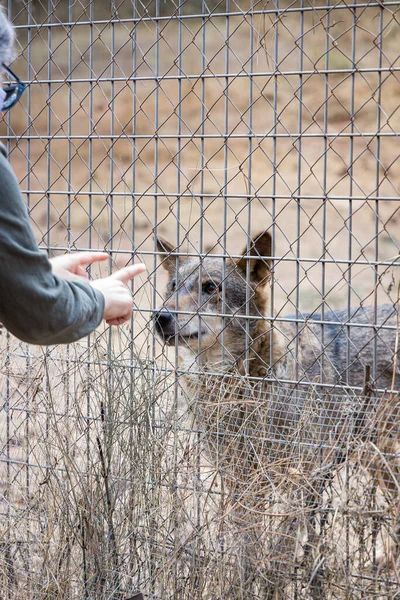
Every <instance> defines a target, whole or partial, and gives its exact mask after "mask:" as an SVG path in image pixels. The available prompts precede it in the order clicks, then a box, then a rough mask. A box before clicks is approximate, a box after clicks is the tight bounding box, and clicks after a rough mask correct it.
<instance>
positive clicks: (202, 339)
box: [155, 232, 400, 598]
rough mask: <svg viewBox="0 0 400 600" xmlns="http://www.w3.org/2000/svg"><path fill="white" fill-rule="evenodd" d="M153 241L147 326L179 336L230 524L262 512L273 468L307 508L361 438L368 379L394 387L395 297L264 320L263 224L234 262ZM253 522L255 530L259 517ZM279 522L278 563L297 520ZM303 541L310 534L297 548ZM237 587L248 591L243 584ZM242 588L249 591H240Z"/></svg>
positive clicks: (272, 485) (369, 411) (266, 257)
mask: <svg viewBox="0 0 400 600" xmlns="http://www.w3.org/2000/svg"><path fill="white" fill-rule="evenodd" d="M157 247H158V250H159V252H160V253H162V265H163V266H164V268H165V269H166V270H167V272H168V275H169V280H168V286H167V291H166V295H165V300H164V303H163V306H162V308H161V309H160V310H159V311H158V312H157V313H156V315H155V325H156V330H157V332H158V334H159V336H160V337H161V338H162V340H163V341H164V342H165V343H166V344H167V345H172V346H173V345H175V344H177V345H178V346H179V355H180V365H179V366H180V370H181V372H182V380H183V386H184V389H185V391H186V396H187V398H188V399H190V401H191V402H193V403H194V404H196V414H197V418H198V419H199V420H200V421H201V426H202V429H203V430H205V431H207V432H208V433H209V435H208V438H207V440H206V441H207V447H208V451H209V454H210V456H211V457H212V459H213V461H214V462H215V464H216V465H218V468H219V470H220V472H221V476H222V478H223V479H224V481H225V482H226V483H227V485H228V487H229V489H230V491H231V494H232V498H233V502H234V503H236V506H237V507H239V510H238V511H237V512H236V517H235V518H236V519H237V522H238V524H239V523H242V525H243V526H244V529H245V530H246V531H247V532H249V530H250V529H251V527H252V525H251V524H250V525H249V519H250V520H251V518H252V515H254V514H260V513H261V512H262V510H263V502H264V501H265V500H264V499H265V498H266V497H267V496H269V497H271V490H272V489H276V487H277V486H276V482H280V483H281V482H282V479H283V478H284V477H286V478H287V480H290V482H291V484H293V485H292V486H291V491H290V492H289V494H287V495H289V496H291V498H292V506H294V505H300V504H301V502H303V500H301V498H304V497H305V496H307V499H306V501H305V502H306V505H307V506H306V511H308V514H311V513H312V510H311V509H310V507H312V506H314V507H315V506H316V505H317V503H318V501H319V499H320V498H321V497H322V489H323V485H324V481H325V478H326V476H327V473H329V472H330V471H331V470H332V469H333V468H338V466H339V465H340V463H341V460H342V457H343V452H345V451H347V450H343V448H348V447H349V440H350V439H351V440H354V439H358V440H362V439H365V435H366V434H365V429H368V427H367V426H368V424H369V427H370V431H371V429H374V427H373V424H376V420H375V421H374V418H375V417H374V415H376V414H377V407H378V404H379V402H378V400H377V399H379V397H380V395H378V394H371V389H372V388H375V390H381V391H382V390H392V392H393V390H398V388H399V384H400V368H399V362H400V357H399V351H398V346H399V344H398V337H396V332H397V329H398V319H399V317H398V312H397V310H398V309H397V307H396V305H394V304H393V305H391V304H385V305H382V306H379V307H378V308H377V309H376V310H375V309H374V308H372V307H368V306H365V307H364V306H358V307H355V308H353V309H352V310H350V311H349V312H347V311H337V312H333V311H329V312H328V311H327V312H325V313H324V314H323V315H322V314H318V315H316V314H309V315H303V316H302V318H301V319H298V320H297V322H294V319H293V320H291V318H282V319H275V318H274V316H273V315H271V314H269V312H268V309H269V285H268V283H269V281H270V279H271V259H270V257H271V237H270V235H269V233H268V232H263V233H261V234H260V235H258V236H257V237H255V238H254V239H253V240H252V241H251V243H250V244H249V245H248V247H246V248H245V249H244V251H243V253H242V256H241V257H240V258H239V259H236V260H234V259H231V258H229V257H227V258H224V259H223V258H219V257H213V256H205V257H203V258H201V259H200V258H198V257H191V256H190V257H189V256H185V255H184V254H183V253H180V252H179V249H177V248H174V247H173V246H172V245H171V244H170V243H169V242H167V241H165V240H162V239H159V240H158V241H157ZM368 367H370V368H371V369H372V371H371V375H372V377H371V380H370V381H368V394H367V393H366V390H367V388H366V379H365V372H366V369H367V368H368ZM368 370H369V369H368ZM344 390H346V391H344ZM339 392H340V393H339ZM363 396H365V397H367V398H368V402H367V403H365V400H361V397H363ZM371 397H372V399H371ZM391 397H392V395H391ZM392 407H393V405H392ZM395 416H396V418H395V417H394V412H393V410H392V412H391V414H390V418H388V415H386V417H384V416H382V414H381V421H382V422H385V423H389V422H390V423H392V424H393V422H394V421H397V405H396V409H395ZM389 429H390V431H389V430H388V429H387V430H386V432H383V434H384V436H385V439H386V443H385V444H384V445H381V449H382V450H384V451H388V450H389V451H391V452H395V453H396V452H397V450H398V448H397V440H396V441H394V439H393V437H394V436H393V426H391V427H389ZM362 431H364V433H362ZM221 432H222V433H223V435H221ZM375 433H376V432H375ZM374 435H375V434H374ZM374 439H375V438H374ZM375 441H376V439H375ZM369 468H373V469H375V470H378V471H380V473H381V475H382V477H381V480H382V482H383V483H382V487H383V488H385V490H386V491H387V490H389V493H392V494H395V493H396V491H397V489H398V484H399V481H400V477H399V474H400V469H397V466H396V465H393V466H392V468H391V469H390V473H388V472H387V469H386V470H385V466H384V465H383V466H382V464H381V463H379V461H378V462H377V461H371V460H369ZM289 487H290V486H289ZM305 490H308V491H307V493H305ZM303 508H304V504H303ZM288 512H290V511H288ZM253 525H254V531H256V529H257V527H259V523H255V521H254V522H253ZM283 528H284V530H285V533H284V534H283V535H282V537H281V539H280V540H279V541H278V546H279V548H277V547H276V546H275V547H274V548H273V549H272V551H271V554H273V555H274V556H277V555H278V554H280V564H283V563H285V564H286V565H287V564H288V562H289V561H288V555H289V554H290V553H292V552H293V550H292V548H291V547H290V546H288V544H287V543H283V542H282V540H284V539H285V540H288V539H289V538H290V537H291V536H292V537H296V536H297V539H298V537H299V534H298V533H295V531H294V530H295V529H296V528H297V530H299V529H301V528H300V527H299V520H297V523H295V520H293V519H292V520H291V521H290V522H286V523H285V525H284V527H283ZM255 537H257V536H255ZM255 537H254V536H252V535H250V534H249V533H248V534H247V540H246V544H247V545H254V544H255V543H256V542H255V541H254V540H255ZM249 540H250V541H249ZM310 540H311V541H310ZM314 542H315V538H314V541H313V540H312V536H310V535H309V544H308V547H309V548H310V547H311V546H313V545H314V546H315V543H314ZM246 552H247V553H248V550H246ZM275 566H276V563H275ZM273 570H274V571H275V572H276V571H279V570H281V569H280V567H278V568H275V569H273ZM313 585H315V590H314V593H313V590H312V589H311V591H310V593H311V596H312V597H315V598H321V597H325V596H324V595H323V590H322V587H321V585H322V584H321V583H320V582H319V583H318V577H316V576H315V574H314V577H313ZM281 587H282V582H277V580H276V578H275V581H274V582H272V583H271V587H270V588H268V591H265V590H264V592H263V594H264V597H265V598H276V597H278V596H276V593H277V590H278V589H279V588H281ZM244 589H245V590H247V593H248V590H249V586H248V585H247V586H245V588H244ZM232 597H240V598H241V597H242V596H241V595H240V594H236V595H235V594H232ZM243 597H246V598H248V597H249V596H248V595H247V596H246V591H245V592H244V594H243Z"/></svg>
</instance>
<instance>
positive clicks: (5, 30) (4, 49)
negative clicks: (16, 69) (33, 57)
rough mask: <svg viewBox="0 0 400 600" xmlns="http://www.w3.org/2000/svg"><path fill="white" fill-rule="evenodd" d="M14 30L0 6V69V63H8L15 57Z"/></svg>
mask: <svg viewBox="0 0 400 600" xmlns="http://www.w3.org/2000/svg"><path fill="white" fill-rule="evenodd" d="M14 42H15V30H14V27H13V25H12V24H11V23H10V21H9V20H8V19H7V17H6V15H5V14H4V8H3V7H2V6H0V70H2V68H1V65H2V63H4V64H5V65H9V64H10V63H11V62H12V61H13V60H14V58H15V51H14Z"/></svg>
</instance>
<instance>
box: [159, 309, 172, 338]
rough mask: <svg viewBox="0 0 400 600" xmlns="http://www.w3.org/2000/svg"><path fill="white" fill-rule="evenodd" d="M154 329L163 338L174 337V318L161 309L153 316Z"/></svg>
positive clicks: (167, 311) (166, 310)
mask: <svg viewBox="0 0 400 600" xmlns="http://www.w3.org/2000/svg"><path fill="white" fill-rule="evenodd" d="M154 321H155V324H156V329H157V331H158V333H160V334H161V335H162V336H163V337H168V336H170V335H174V333H175V317H174V315H173V314H171V313H170V312H169V310H168V309H167V308H161V309H160V310H159V311H157V312H156V313H155V314H154Z"/></svg>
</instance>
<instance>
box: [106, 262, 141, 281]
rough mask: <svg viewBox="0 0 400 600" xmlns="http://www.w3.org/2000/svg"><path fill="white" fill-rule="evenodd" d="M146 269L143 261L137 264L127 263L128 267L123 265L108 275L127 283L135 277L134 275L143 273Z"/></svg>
mask: <svg viewBox="0 0 400 600" xmlns="http://www.w3.org/2000/svg"><path fill="white" fill-rule="evenodd" d="M146 270H147V269H146V265H145V264H144V263H139V264H137V265H129V267H124V268H122V269H120V270H119V271H117V272H116V273H113V275H110V277H112V278H113V279H116V280H117V281H122V283H125V284H127V283H129V281H130V280H131V279H133V278H134V277H136V275H139V274H140V273H144V272H145V271H146Z"/></svg>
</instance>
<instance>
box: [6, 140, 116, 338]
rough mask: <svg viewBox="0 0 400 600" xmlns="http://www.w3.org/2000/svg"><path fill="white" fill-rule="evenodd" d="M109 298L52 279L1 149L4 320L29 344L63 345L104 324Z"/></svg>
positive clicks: (80, 285)
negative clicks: (106, 300)
mask: <svg viewBox="0 0 400 600" xmlns="http://www.w3.org/2000/svg"><path fill="white" fill-rule="evenodd" d="M103 312H104V296H103V294H102V293H101V292H99V291H98V290H95V289H94V288H92V287H91V286H90V285H89V284H87V283H85V282H82V283H81V282H75V281H65V280H63V279H60V278H58V277H56V276H54V275H53V273H52V269H51V264H50V262H49V260H48V258H47V256H46V254H45V253H43V252H41V251H40V250H39V248H38V246H37V244H36V241H35V238H34V235H33V231H32V229H31V226H30V223H29V217H28V213H27V210H26V207H25V203H24V201H23V198H22V194H21V192H20V189H19V186H18V182H17V180H16V177H15V175H14V173H13V171H12V169H11V167H10V165H9V164H8V161H7V159H6V157H5V155H4V152H3V150H2V148H0V321H1V322H2V323H3V324H4V325H5V327H6V328H7V329H8V330H9V331H10V332H11V333H12V334H13V335H15V336H16V337H17V338H19V339H20V340H22V341H24V342H28V343H30V344H41V345H48V344H64V343H69V342H74V341H76V340H78V339H79V338H82V337H84V336H85V335H88V334H89V333H90V332H91V331H93V330H94V329H95V328H96V327H97V325H98V324H99V323H100V322H101V320H102V317H103Z"/></svg>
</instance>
